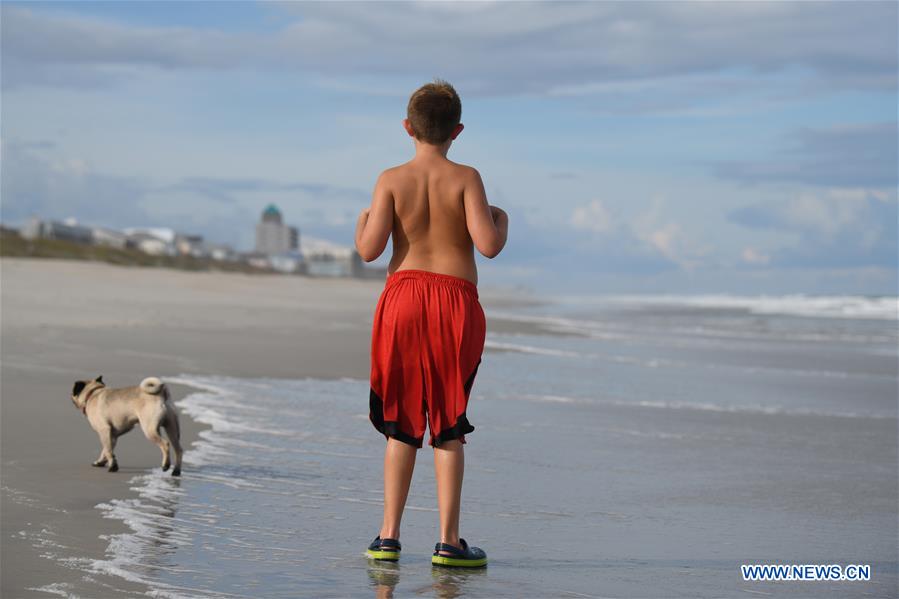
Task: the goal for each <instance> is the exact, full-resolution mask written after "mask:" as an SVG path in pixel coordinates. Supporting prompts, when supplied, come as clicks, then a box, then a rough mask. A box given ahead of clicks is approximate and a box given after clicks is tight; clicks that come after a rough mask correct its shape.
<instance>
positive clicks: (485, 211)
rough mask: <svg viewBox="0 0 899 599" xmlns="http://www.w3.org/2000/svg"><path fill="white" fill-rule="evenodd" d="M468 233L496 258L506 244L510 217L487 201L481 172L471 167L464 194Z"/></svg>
mask: <svg viewBox="0 0 899 599" xmlns="http://www.w3.org/2000/svg"><path fill="white" fill-rule="evenodd" d="M462 198H463V200H462V201H463V203H464V205H465V223H466V225H467V226H468V234H469V235H471V241H472V242H473V243H474V245H475V247H476V248H478V251H479V252H481V253H482V254H483V255H484V256H486V257H488V258H494V257H495V256H496V255H497V254H499V253H500V252H501V251H502V249H503V247H505V245H506V238H507V236H508V226H509V217H508V215H507V214H506V213H505V211H503V210H502V209H500V208H497V207H496V206H491V205H489V204H488V203H487V192H486V191H485V190H484V182H483V181H482V180H481V174H480V173H479V172H478V171H477V170H476V169H474V168H473V169H471V171H470V174H469V177H468V180H467V181H466V182H465V190H464V192H463V194H462Z"/></svg>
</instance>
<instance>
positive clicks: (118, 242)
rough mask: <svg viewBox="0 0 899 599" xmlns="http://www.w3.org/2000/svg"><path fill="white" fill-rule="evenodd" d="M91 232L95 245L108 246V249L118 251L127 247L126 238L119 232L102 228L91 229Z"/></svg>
mask: <svg viewBox="0 0 899 599" xmlns="http://www.w3.org/2000/svg"><path fill="white" fill-rule="evenodd" d="M91 232H92V233H93V241H94V243H95V244H97V245H108V246H109V247H114V248H119V249H122V248H124V247H126V246H127V245H128V236H127V235H125V234H124V233H122V232H121V231H116V230H115V229H106V228H104V227H93V228H92V229H91Z"/></svg>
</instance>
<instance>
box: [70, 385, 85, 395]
mask: <svg viewBox="0 0 899 599" xmlns="http://www.w3.org/2000/svg"><path fill="white" fill-rule="evenodd" d="M85 387H87V383H85V382H84V381H76V382H75V386H74V387H72V397H78V396H79V395H81V392H82V391H84V388H85Z"/></svg>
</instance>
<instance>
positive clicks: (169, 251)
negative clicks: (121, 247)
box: [128, 231, 178, 256]
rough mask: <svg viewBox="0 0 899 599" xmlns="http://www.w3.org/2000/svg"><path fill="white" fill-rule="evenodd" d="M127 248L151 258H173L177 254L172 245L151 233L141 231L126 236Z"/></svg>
mask: <svg viewBox="0 0 899 599" xmlns="http://www.w3.org/2000/svg"><path fill="white" fill-rule="evenodd" d="M128 247H132V248H135V249H138V250H140V251H142V252H143V253H145V254H151V255H153V256H174V255H175V254H177V253H178V252H177V250H176V249H175V246H174V245H173V244H171V243H169V242H167V241H166V240H164V239H161V238H159V237H156V236H155V235H153V234H152V233H144V232H143V231H137V232H134V233H131V234H129V235H128Z"/></svg>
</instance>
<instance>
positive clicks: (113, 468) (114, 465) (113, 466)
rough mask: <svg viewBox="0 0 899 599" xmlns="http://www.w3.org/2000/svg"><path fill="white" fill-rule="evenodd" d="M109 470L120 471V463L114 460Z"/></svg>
mask: <svg viewBox="0 0 899 599" xmlns="http://www.w3.org/2000/svg"><path fill="white" fill-rule="evenodd" d="M109 471H110V472H118V471H119V463H118V462H113V463H112V465H111V466H110V467H109Z"/></svg>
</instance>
